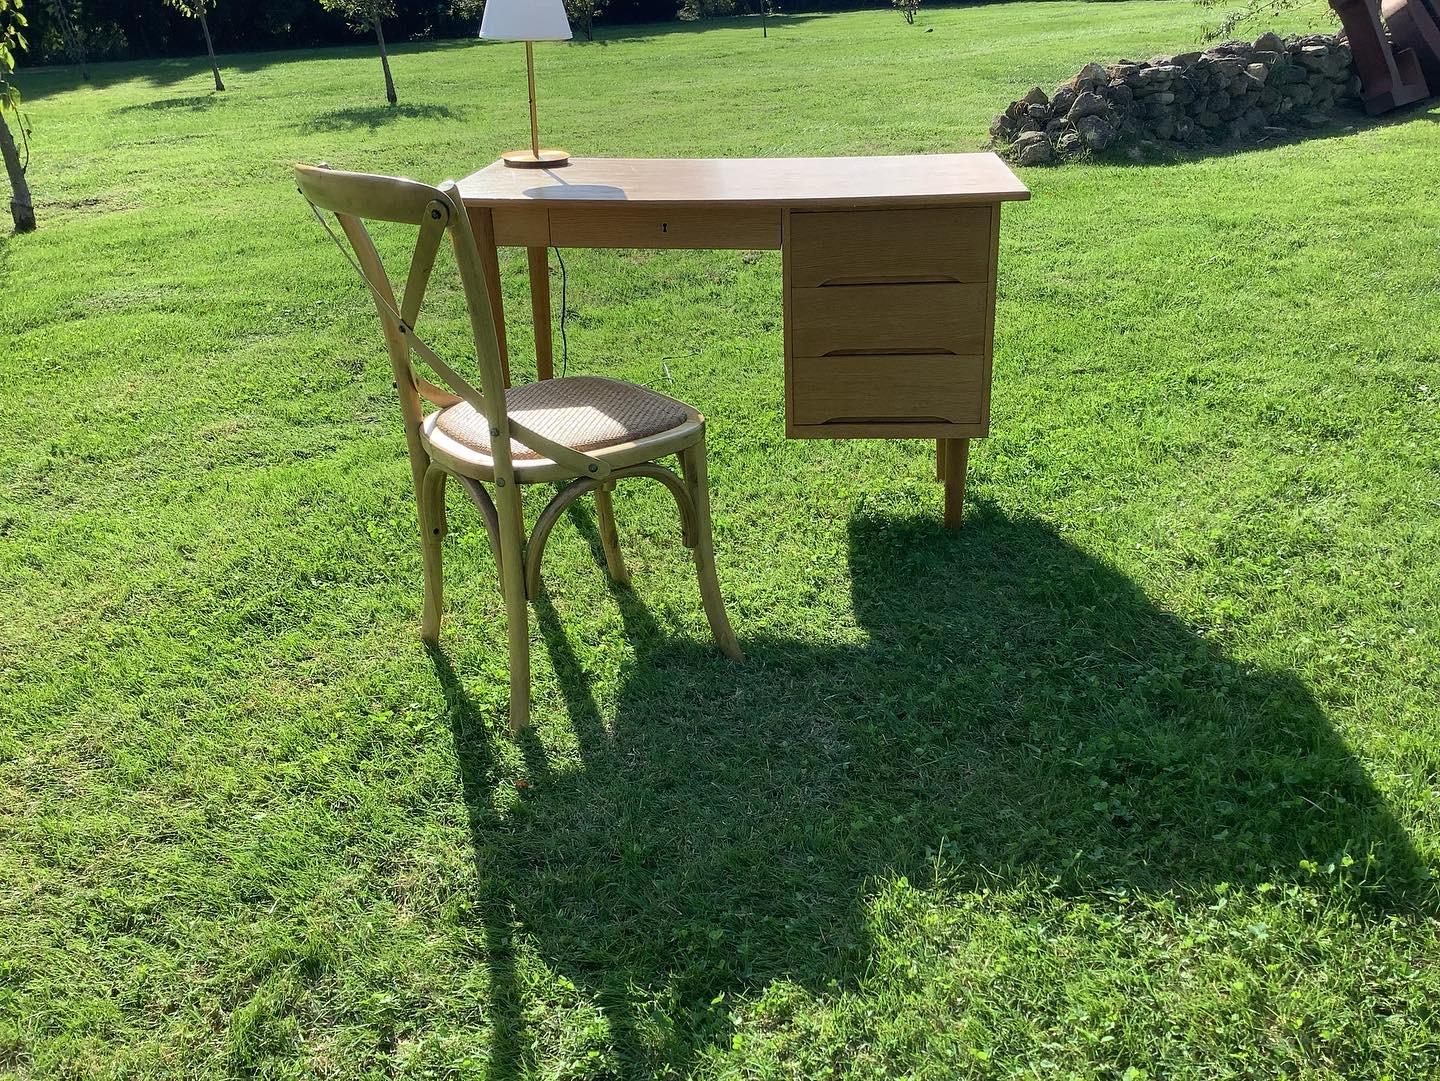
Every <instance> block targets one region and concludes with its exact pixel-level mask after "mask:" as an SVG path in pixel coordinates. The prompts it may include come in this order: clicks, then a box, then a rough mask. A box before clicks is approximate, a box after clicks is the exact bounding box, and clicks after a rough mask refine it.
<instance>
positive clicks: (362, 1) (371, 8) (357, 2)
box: [320, 0, 400, 105]
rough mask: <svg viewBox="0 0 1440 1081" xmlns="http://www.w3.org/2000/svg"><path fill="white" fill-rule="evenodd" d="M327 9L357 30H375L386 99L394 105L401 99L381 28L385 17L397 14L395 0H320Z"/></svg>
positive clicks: (321, 4)
mask: <svg viewBox="0 0 1440 1081" xmlns="http://www.w3.org/2000/svg"><path fill="white" fill-rule="evenodd" d="M320 6H321V7H322V8H324V9H325V10H326V11H333V12H335V13H336V14H337V15H340V16H341V17H343V18H344V19H345V21H346V22H348V23H349V24H350V25H351V26H352V27H354V28H355V29H356V30H368V29H371V28H372V27H373V28H374V30H375V40H376V41H378V42H379V43H380V67H381V68H383V69H384V71H385V100H386V101H388V102H389V103H390V104H391V105H394V104H395V103H396V102H397V101H399V100H400V99H399V98H398V97H397V96H396V94H395V80H394V79H393V78H391V77H390V54H389V53H387V52H386V51H385V31H384V30H382V29H381V28H380V22H381V20H383V19H389V18H393V17H394V15H395V0H320Z"/></svg>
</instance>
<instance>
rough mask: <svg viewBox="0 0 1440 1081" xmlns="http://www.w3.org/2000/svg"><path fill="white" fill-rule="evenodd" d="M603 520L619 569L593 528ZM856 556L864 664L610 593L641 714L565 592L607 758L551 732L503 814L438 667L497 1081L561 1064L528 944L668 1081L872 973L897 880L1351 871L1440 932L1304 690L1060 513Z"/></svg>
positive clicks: (1378, 804)
mask: <svg viewBox="0 0 1440 1081" xmlns="http://www.w3.org/2000/svg"><path fill="white" fill-rule="evenodd" d="M574 517H575V518H576V520H577V524H578V525H580V527H581V529H582V531H584V532H585V533H586V534H587V535H588V536H589V537H590V540H591V544H592V547H593V548H595V550H596V552H597V555H598V551H599V549H598V539H597V538H596V537H595V535H594V529H593V522H592V521H591V520H590V518H589V516H588V512H585V511H579V512H577V514H576V515H575V516H574ZM622 533H623V521H622ZM849 541H850V543H849V569H850V575H851V580H852V596H853V605H854V613H855V616H856V617H857V620H858V623H859V626H860V629H861V630H863V632H864V633H865V635H866V636H868V637H867V640H866V641H864V643H863V644H859V645H855V646H853V647H850V646H834V645H818V644H815V643H814V642H813V641H809V640H806V639H804V638H802V637H798V636H797V637H794V638H788V637H778V636H777V637H751V638H749V639H744V638H743V635H742V642H743V645H744V647H745V650H746V654H747V659H746V661H745V662H744V663H743V664H741V665H732V664H730V662H728V661H726V660H725V659H724V658H723V657H721V656H720V655H719V653H718V651H716V650H715V649H714V648H713V647H712V646H711V644H710V643H709V642H699V641H679V640H676V639H675V638H673V637H670V636H668V635H667V633H666V632H664V631H663V630H662V629H661V628H660V627H659V625H658V624H657V622H656V621H655V619H654V618H653V616H652V615H651V614H650V612H649V611H648V610H647V609H646V607H645V606H644V604H643V603H642V602H641V601H640V599H639V596H638V595H637V594H636V593H634V592H632V591H631V590H629V589H625V588H621V587H612V592H613V593H614V596H615V599H616V600H617V602H618V604H619V607H620V611H621V614H622V616H623V619H624V622H625V624H626V629H627V632H628V634H629V635H630V640H631V641H632V643H633V644H634V648H635V650H636V653H637V659H636V664H635V668H634V671H633V672H632V673H631V674H630V675H629V677H628V678H627V680H626V682H625V683H624V685H623V687H622V690H621V692H620V696H619V701H618V704H617V706H616V708H615V710H614V716H613V718H607V717H606V716H605V714H604V712H603V711H602V709H601V708H600V706H599V705H598V704H597V702H596V699H595V696H594V694H593V693H592V690H591V680H590V678H589V676H588V675H587V673H586V672H585V670H584V667H583V664H582V663H581V662H580V661H579V660H578V659H577V656H576V653H575V651H574V650H573V649H572V648H571V646H570V640H569V638H568V637H567V635H566V631H565V628H564V626H563V624H562V621H561V618H560V616H559V615H558V614H557V613H556V611H555V610H554V608H553V607H552V606H551V604H550V603H549V600H548V599H547V598H546V597H543V596H542V597H541V598H540V599H539V600H538V601H537V603H536V605H535V607H536V610H537V614H538V623H539V630H540V634H541V637H542V639H543V641H544V644H545V646H546V648H547V649H548V650H549V653H550V657H551V660H552V662H553V665H554V669H555V672H556V675H557V678H558V682H559V684H560V686H561V688H562V690H563V692H564V695H565V698H566V701H567V704H568V707H569V712H570V722H571V724H572V725H573V729H574V733H575V737H576V740H577V744H578V747H579V755H580V759H581V765H580V767H579V768H575V769H567V770H566V771H560V770H557V769H554V768H552V767H551V765H550V763H549V761H548V759H547V756H546V752H545V749H544V745H543V743H542V742H541V739H540V737H539V736H538V735H536V734H535V733H533V732H529V733H525V734H524V735H523V736H522V739H521V744H520V746H521V750H522V753H523V754H524V757H525V760H526V767H527V771H528V774H529V784H530V786H529V787H528V788H527V789H525V790H524V791H523V792H522V793H521V798H520V800H519V802H518V804H517V806H516V807H515V809H514V810H512V811H510V812H508V813H506V814H504V815H501V814H498V813H497V812H495V811H494V809H493V807H492V805H491V803H490V802H489V799H488V795H487V793H489V792H491V791H493V789H494V786H495V784H496V783H497V780H498V779H499V777H498V775H497V774H496V772H495V760H494V758H493V757H492V754H491V751H490V749H489V745H488V743H487V741H488V740H489V739H490V738H492V736H491V734H490V733H489V732H488V731H487V726H486V721H485V719H484V718H483V717H482V716H481V714H480V713H479V711H477V710H476V709H475V707H474V705H473V703H472V702H471V701H470V699H469V698H468V697H467V695H466V693H465V691H464V687H463V685H462V683H461V681H460V680H459V678H458V677H457V675H456V673H455V672H454V670H453V668H452V667H451V665H450V663H449V661H448V660H447V659H446V658H445V655H444V654H443V653H442V652H439V651H435V652H434V653H432V657H433V659H434V663H435V667H436V671H437V675H438V677H439V680H440V682H441V684H442V685H443V687H444V689H445V694H446V697H447V701H448V703H449V714H450V720H451V723H452V728H453V736H454V743H455V749H456V755H457V758H458V761H459V767H460V775H461V778H462V785H463V790H464V797H465V800H466V802H467V806H468V807H469V812H470V823H471V830H472V842H473V845H474V849H475V858H476V863H477V869H478V880H479V883H480V885H479V886H478V890H479V893H480V898H479V904H478V911H479V912H480V913H482V915H481V916H480V917H479V918H480V920H481V922H482V924H483V933H484V935H485V937H486V939H487V943H488V948H487V955H488V963H489V965H490V979H491V989H490V992H489V998H490V1010H491V1012H492V1015H493V1018H494V1020H493V1022H492V1023H493V1025H494V1031H493V1035H492V1044H491V1049H492V1050H491V1054H492V1062H491V1065H492V1068H493V1070H494V1072H495V1074H496V1075H497V1076H510V1075H515V1074H519V1073H525V1072H527V1071H528V1070H529V1069H531V1068H532V1067H533V1066H534V1065H535V1062H534V1061H533V1051H532V1050H531V1048H532V1042H533V1041H532V1040H531V1039H529V1038H527V1037H526V1035H525V1022H524V1017H525V1013H524V1009H523V1005H524V1003H523V1001H522V999H523V994H522V992H521V989H520V986H519V985H518V984H517V982H516V977H515V944H516V942H517V941H518V942H523V943H524V945H525V948H526V949H527V950H529V951H533V953H534V954H535V955H538V956H539V958H541V959H542V960H543V962H544V964H546V965H547V966H549V967H550V968H552V969H553V970H554V971H556V972H558V973H561V974H563V975H564V976H565V977H567V978H568V979H570V980H571V981H572V982H573V983H574V985H575V986H576V988H577V989H579V990H580V991H581V992H583V993H584V994H586V995H588V996H590V1001H592V1002H593V1003H594V1004H595V1005H596V1006H598V1007H600V1008H601V1009H603V1011H604V1014H605V1016H606V1018H607V1020H608V1023H609V1025H610V1037H611V1040H612V1043H613V1045H614V1048H615V1051H616V1054H618V1055H619V1056H620V1058H621V1059H622V1060H623V1061H624V1062H625V1063H626V1064H627V1065H626V1069H627V1070H628V1071H629V1072H630V1075H634V1076H641V1075H645V1074H646V1072H647V1071H654V1072H661V1073H664V1072H666V1071H679V1072H681V1073H683V1072H684V1069H685V1067H686V1065H687V1064H689V1063H691V1062H692V1061H693V1060H694V1058H695V1057H696V1056H697V1055H698V1054H700V1053H701V1052H702V1051H704V1049H705V1048H706V1047H707V1046H709V1045H710V1044H712V1043H714V1042H715V1041H718V1040H725V1039H728V1038H729V1033H728V1031H727V1022H726V1020H725V1012H724V1011H725V1007H724V1006H723V1005H721V1006H717V1005H715V1003H716V1002H717V1001H719V1000H718V998H717V996H721V995H724V994H727V993H732V992H744V991H747V990H751V989H757V988H759V987H762V986H764V985H766V984H767V983H769V982H771V981H774V980H777V979H786V980H790V981H794V982H795V983H797V984H799V985H801V986H803V987H805V988H807V989H810V990H811V991H813V992H815V993H822V994H824V993H830V992H833V991H834V990H835V989H837V988H843V987H846V986H848V985H851V984H853V982H854V981H855V980H856V979H857V978H858V977H859V976H860V975H861V974H862V973H863V972H864V971H865V968H866V965H867V962H868V961H869V960H870V958H871V955H872V944H871V941H870V938H869V935H868V933H867V926H868V924H867V916H868V907H867V905H868V899H869V898H870V897H872V896H873V895H874V893H875V891H876V889H877V888H878V886H879V885H880V884H882V883H884V882H886V881H888V880H891V879H894V878H896V877H898V876H905V877H906V878H908V879H909V881H910V882H911V883H912V884H914V885H916V886H918V887H920V888H926V886H927V885H928V884H931V883H934V882H935V881H936V880H937V875H939V876H941V877H942V878H943V880H944V882H945V884H946V888H947V889H970V888H976V889H978V888H990V889H995V888H1006V887H1007V886H1020V885H1025V884H1029V885H1034V884H1039V885H1041V886H1044V887H1045V888H1047V889H1049V890H1050V891H1052V892H1056V893H1059V894H1061V895H1062V896H1072V897H1075V898H1077V899H1082V898H1087V897H1092V896H1095V895H1097V894H1100V893H1106V892H1111V893H1113V891H1115V890H1122V889H1123V890H1127V891H1130V892H1131V893H1146V894H1166V895H1169V896H1172V897H1174V898H1175V899H1176V900H1177V903H1179V904H1182V905H1183V904H1186V903H1189V902H1191V901H1193V902H1194V903H1197V904H1203V903H1206V902H1205V900H1204V898H1205V896H1206V895H1207V894H1209V895H1211V896H1210V899H1211V900H1213V892H1214V890H1215V889H1216V888H1217V887H1218V886H1219V885H1220V884H1221V883H1230V884H1233V885H1237V886H1245V885H1258V884H1260V883H1264V882H1274V883H1278V884H1283V883H1287V882H1303V881H1306V880H1307V878H1308V877H1311V876H1313V874H1314V873H1315V872H1314V871H1313V870H1312V869H1308V868H1307V867H1306V866H1305V865H1304V864H1302V861H1316V862H1318V863H1320V864H1322V865H1324V864H1325V863H1326V861H1332V860H1333V861H1335V862H1336V865H1337V866H1339V865H1340V861H1339V857H1340V856H1341V855H1342V854H1348V855H1350V856H1351V857H1353V858H1354V860H1355V862H1354V864H1353V866H1351V867H1350V868H1349V871H1348V872H1344V873H1348V874H1349V875H1350V879H1349V880H1348V881H1347V883H1346V886H1347V889H1348V891H1349V892H1348V893H1347V894H1346V896H1348V897H1350V898H1352V899H1353V903H1354V905H1355V906H1356V909H1357V912H1358V913H1359V914H1360V915H1361V916H1364V915H1365V914H1366V913H1370V914H1374V915H1377V916H1383V914H1385V913H1387V912H1392V911H1396V910H1415V909H1417V908H1418V909H1423V910H1426V911H1431V912H1436V911H1440V906H1437V905H1436V902H1435V895H1434V891H1433V887H1432V886H1430V885H1429V884H1427V882H1426V877H1427V871H1426V869H1425V868H1424V867H1423V865H1422V863H1421V861H1420V859H1419V857H1418V855H1417V854H1416V852H1415V850H1414V849H1413V847H1412V846H1411V844H1410V842H1409V840H1408V839H1407V837H1406V836H1405V833H1404V832H1403V830H1402V829H1401V827H1400V826H1399V824H1398V823H1397V822H1396V821H1395V820H1394V819H1393V818H1392V816H1391V815H1390V813H1389V812H1388V810H1387V809H1386V807H1385V805H1384V802H1383V800H1382V798H1381V797H1380V795H1379V794H1378V793H1377V792H1376V791H1375V789H1374V787H1373V786H1372V785H1371V783H1370V781H1369V779H1368V778H1367V777H1366V775H1365V772H1364V770H1363V768H1362V767H1361V766H1360V765H1359V763H1357V762H1356V761H1355V759H1354V758H1353V757H1352V756H1351V755H1350V753H1349V752H1348V751H1347V749H1346V748H1345V745H1344V743H1343V742H1342V741H1341V739H1340V738H1339V737H1338V736H1337V734H1336V733H1335V732H1334V731H1333V730H1332V728H1331V727H1330V725H1329V723H1328V721H1327V720H1326V718H1325V715H1324V713H1323V711H1322V710H1321V708H1320V706H1319V705H1318V704H1317V703H1316V702H1315V701H1314V699H1313V698H1312V697H1311V695H1310V693H1309V692H1308V691H1307V689H1306V688H1305V686H1304V685H1303V684H1302V683H1301V682H1300V681H1299V680H1298V679H1296V678H1295V677H1294V676H1292V675H1290V674H1288V673H1285V672H1281V671H1267V670H1263V669H1257V668H1254V667H1251V666H1248V665H1246V664H1243V663H1241V662H1239V661H1237V660H1235V659H1232V658H1229V657H1227V656H1226V655H1225V654H1224V653H1223V652H1222V651H1221V650H1220V649H1219V648H1218V647H1217V646H1215V645H1214V644H1213V643H1211V642H1209V641H1207V640H1206V639H1205V638H1204V637H1203V636H1201V635H1200V634H1198V633H1197V632H1196V631H1195V630H1193V629H1192V628H1190V627H1188V626H1186V625H1185V624H1184V623H1183V622H1182V621H1180V620H1178V619H1176V618H1175V617H1174V616H1172V615H1170V614H1169V613H1167V612H1165V611H1163V610H1161V609H1160V608H1158V607H1156V606H1155V605H1154V604H1153V603H1152V602H1151V601H1150V600H1149V599H1148V598H1146V597H1145V596H1144V594H1143V593H1142V592H1141V591H1140V590H1139V589H1138V588H1137V587H1136V585H1135V584H1134V583H1133V582H1131V581H1130V580H1128V579H1127V578H1126V577H1124V576H1123V575H1122V574H1119V573H1118V572H1116V571H1115V570H1114V569H1112V568H1110V567H1108V566H1106V565H1105V564H1104V563H1102V562H1100V561H1098V560H1096V559H1095V558H1093V557H1092V556H1089V555H1087V554H1086V553H1084V552H1083V551H1081V550H1080V549H1079V548H1077V547H1075V546H1074V545H1072V544H1070V543H1069V542H1067V541H1066V540H1064V539H1063V538H1062V537H1060V536H1059V535H1057V534H1056V533H1055V532H1054V531H1053V530H1052V529H1051V528H1050V527H1048V526H1047V525H1045V524H1043V523H1041V522H1038V521H1034V520H1028V519H1025V518H1017V517H1010V516H1007V515H1005V514H1003V513H1001V512H1000V511H998V510H996V509H993V508H991V507H988V506H982V507H981V508H979V509H978V510H977V511H976V512H975V513H974V514H973V515H972V517H971V518H970V519H969V520H968V521H967V524H966V527H965V529H964V530H963V531H962V532H961V533H959V534H955V533H950V532H947V531H945V530H944V529H942V528H941V527H940V526H939V524H938V523H937V522H932V521H930V520H928V519H900V520H894V519H884V518H879V517H864V516H862V517H859V518H857V519H855V520H854V521H853V522H852V524H851V526H850V538H849ZM600 573H603V572H600ZM498 738H506V737H498ZM656 1002H663V1003H665V1007H664V1009H665V1012H666V1017H665V1018H664V1019H662V1020H657V1019H656V1017H655V1016H654V1009H655V1008H656V1007H655V1006H654V1003H656ZM642 1003H644V1004H649V1005H641V1004H642Z"/></svg>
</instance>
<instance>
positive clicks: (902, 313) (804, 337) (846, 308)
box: [790, 285, 990, 357]
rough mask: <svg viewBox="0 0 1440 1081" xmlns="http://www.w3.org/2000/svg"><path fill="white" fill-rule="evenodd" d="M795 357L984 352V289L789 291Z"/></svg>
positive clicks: (986, 292) (830, 288)
mask: <svg viewBox="0 0 1440 1081" xmlns="http://www.w3.org/2000/svg"><path fill="white" fill-rule="evenodd" d="M790 317H791V326H790V348H791V352H792V353H793V355H794V356H797V357H823V356H826V355H838V354H845V353H953V354H955V355H957V356H980V355H984V353H985V346H986V339H987V338H988V334H987V331H988V329H989V320H990V313H989V287H988V286H987V285H844V286H827V287H825V288H823V289H793V290H791V292H790Z"/></svg>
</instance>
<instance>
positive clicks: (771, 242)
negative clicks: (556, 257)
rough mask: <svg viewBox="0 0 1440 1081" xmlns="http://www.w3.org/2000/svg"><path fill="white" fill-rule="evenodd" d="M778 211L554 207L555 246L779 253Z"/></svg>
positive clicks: (552, 239)
mask: <svg viewBox="0 0 1440 1081" xmlns="http://www.w3.org/2000/svg"><path fill="white" fill-rule="evenodd" d="M780 231H781V226H780V211H779V210H777V209H775V208H773V207H753V208H747V207H722V206H713V207H710V206H698V207H665V208H661V209H656V208H653V207H638V206H625V205H623V204H621V205H618V206H614V207H609V206H607V207H604V208H602V209H598V210H597V209H595V208H593V207H579V208H574V207H563V206H560V207H552V208H551V209H550V243H551V244H554V245H555V246H556V247H559V248H740V249H750V250H760V249H766V248H778V247H780Z"/></svg>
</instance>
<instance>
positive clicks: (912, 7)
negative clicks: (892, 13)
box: [890, 0, 920, 26]
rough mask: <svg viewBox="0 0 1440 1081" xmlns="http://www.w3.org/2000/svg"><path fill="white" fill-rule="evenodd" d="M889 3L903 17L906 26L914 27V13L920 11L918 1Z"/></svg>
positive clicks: (905, 0) (896, 0) (894, 0)
mask: <svg viewBox="0 0 1440 1081" xmlns="http://www.w3.org/2000/svg"><path fill="white" fill-rule="evenodd" d="M890 3H891V4H893V5H894V6H895V7H896V8H897V9H898V10H899V11H900V14H902V15H904V16H905V24H906V25H907V26H914V25H915V13H916V12H917V11H919V10H920V0H890Z"/></svg>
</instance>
